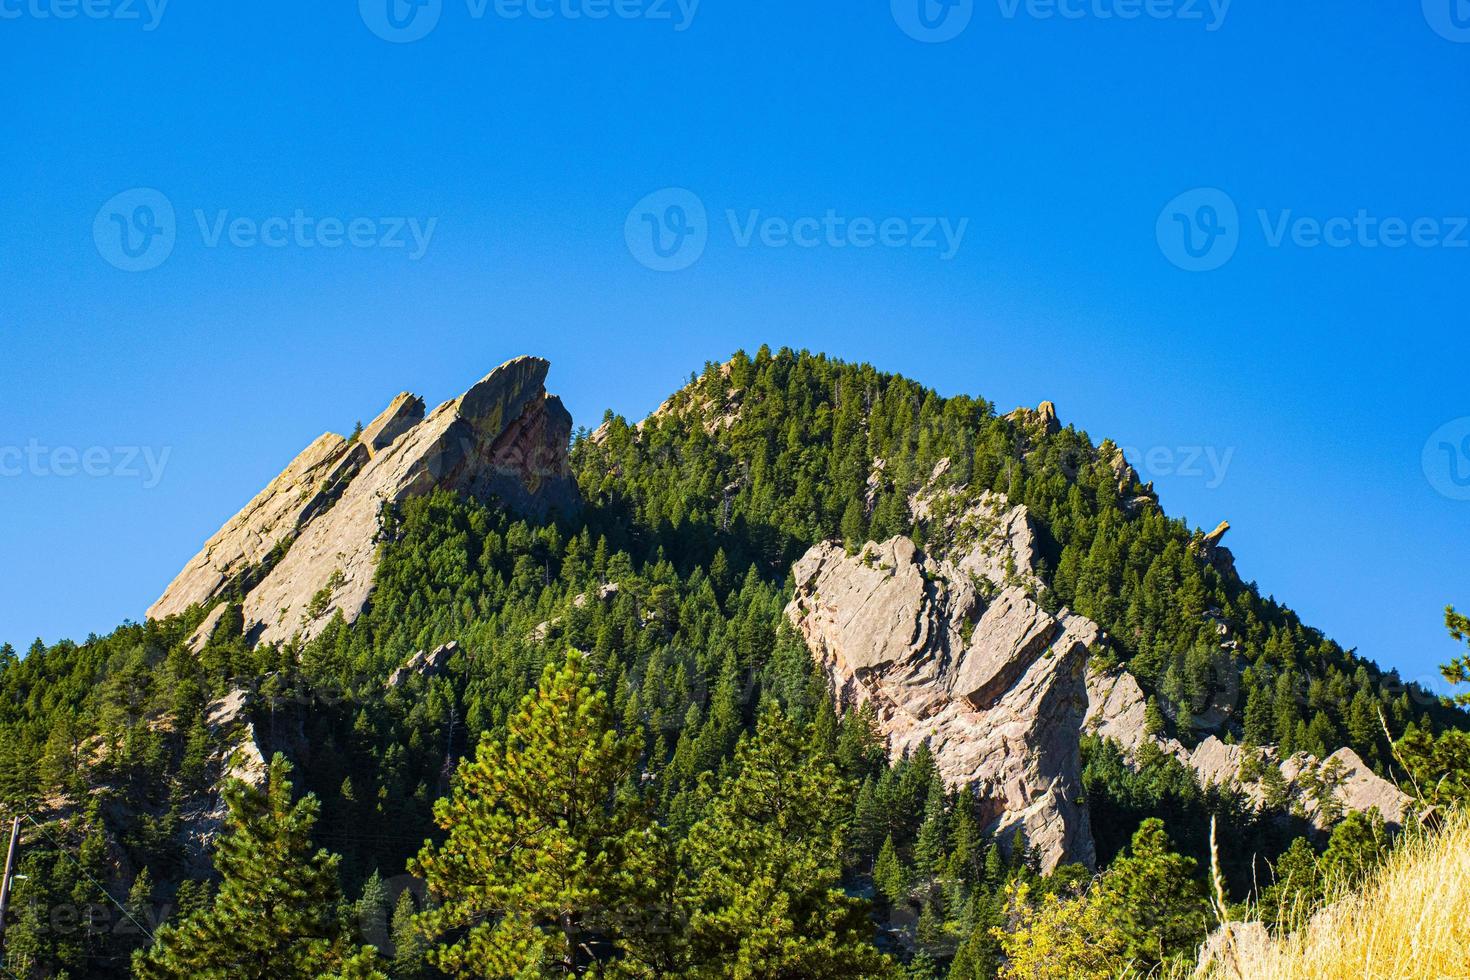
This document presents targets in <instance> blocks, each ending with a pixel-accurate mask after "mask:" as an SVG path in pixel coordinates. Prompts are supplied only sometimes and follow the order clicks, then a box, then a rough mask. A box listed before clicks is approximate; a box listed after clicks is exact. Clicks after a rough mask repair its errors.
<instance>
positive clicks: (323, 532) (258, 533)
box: [148, 357, 578, 642]
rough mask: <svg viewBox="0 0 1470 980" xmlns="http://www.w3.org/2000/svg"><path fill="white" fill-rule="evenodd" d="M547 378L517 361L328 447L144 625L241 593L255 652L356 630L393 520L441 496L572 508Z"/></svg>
mask: <svg viewBox="0 0 1470 980" xmlns="http://www.w3.org/2000/svg"><path fill="white" fill-rule="evenodd" d="M549 367H550V365H549V364H548V363H547V362H546V361H544V360H542V359H540V358H534V357H520V358H516V359H515V360H512V361H508V362H506V363H505V364H502V365H501V366H500V367H498V368H496V369H495V370H494V371H492V372H490V374H489V375H487V376H486V377H485V378H484V379H483V380H481V381H480V382H479V383H478V384H476V385H475V386H474V387H472V388H471V389H470V390H469V391H467V392H466V393H465V394H463V395H461V396H460V397H459V398H456V399H453V400H452V401H448V402H445V403H444V404H443V405H440V406H439V407H438V408H436V409H434V411H433V412H432V413H430V414H429V415H428V417H424V414H423V411H424V403H423V400H422V399H420V398H418V397H417V396H414V395H409V394H402V395H399V396H398V397H397V398H395V399H394V400H393V401H392V403H391V404H389V406H388V407H387V409H385V410H384V411H383V412H382V413H381V414H380V415H379V416H378V417H377V418H376V419H374V420H373V422H372V423H371V424H370V425H368V426H367V427H365V428H364V429H363V431H362V433H361V435H360V437H359V438H358V439H357V440H356V441H355V442H348V441H347V440H345V439H343V438H342V437H341V436H335V435H330V434H329V435H326V436H322V437H321V438H320V439H318V440H317V441H316V442H314V443H312V445H311V446H310V447H308V448H307V449H306V451H304V452H303V453H302V454H301V455H300V456H298V457H297V458H296V460H294V461H293V462H292V463H291V465H290V466H288V467H287V469H286V471H285V472H284V473H282V474H281V476H279V477H277V478H276V480H274V481H273V482H272V483H271V485H270V486H269V487H267V488H266V489H265V490H264V491H262V492H261V493H260V494H259V495H257V496H256V498H255V500H253V501H252V502H251V503H250V505H248V506H247V507H246V508H245V510H243V511H241V512H240V514H238V515H236V516H235V518H233V519H232V520H231V521H230V522H229V523H228V524H226V525H225V527H224V528H222V529H221V530H220V531H219V532H218V533H217V534H216V535H215V536H214V537H213V538H211V539H210V541H209V543H208V544H206V545H205V548H204V550H203V551H202V552H200V554H199V555H197V556H196V557H195V558H194V559H193V560H192V561H191V562H190V563H189V564H188V565H187V566H186V567H185V569H184V571H183V572H182V573H180V575H179V577H178V578H177V579H175V580H174V582H173V584H171V585H170V586H169V587H168V589H166V590H165V591H164V594H163V596H162V597H161V598H160V599H159V600H158V602H156V603H154V605H153V607H152V608H151V609H149V611H148V615H149V616H150V617H152V618H159V617H162V616H167V615H170V614H172V613H176V612H181V611H183V610H184V609H185V608H187V607H188V606H189V605H190V604H191V603H194V602H205V601H208V600H210V599H213V598H215V597H218V596H220V595H221V594H223V593H225V592H226V591H227V590H230V589H231V587H232V586H233V587H234V589H235V590H236V591H243V592H245V594H244V595H243V597H242V599H243V611H244V617H245V630H246V634H247V636H249V638H250V639H251V640H252V641H253V642H266V641H279V640H286V639H289V638H290V637H291V636H292V635H294V634H297V633H299V634H301V635H302V637H303V638H310V637H312V636H314V635H316V634H317V633H319V632H320V631H321V629H322V628H323V627H324V626H325V625H326V624H327V623H328V622H329V621H330V620H331V618H332V617H333V616H334V615H335V614H336V613H337V612H338V611H340V612H341V613H342V615H343V616H344V617H345V618H346V619H347V620H348V621H352V620H354V619H356V618H357V616H358V615H360V614H361V612H362V610H363V609H364V608H365V606H366V604H367V601H368V597H369V596H370V594H371V592H372V587H373V578H374V573H375V571H376V568H377V550H378V548H377V546H378V542H379V527H380V520H381V517H382V515H383V512H384V510H385V508H391V507H392V506H394V505H396V504H399V503H402V502H403V501H404V500H406V499H408V498H410V497H415V496H421V495H424V494H427V493H429V492H430V491H432V490H435V489H438V488H445V489H449V490H455V491H459V492H462V493H465V494H468V495H471V496H474V497H478V498H480V499H486V500H489V499H497V500H499V501H501V502H503V503H504V504H505V505H506V506H508V507H511V508H512V509H514V510H517V511H519V512H522V513H529V514H533V515H540V514H544V513H545V512H546V511H547V510H549V509H551V508H560V509H572V508H575V507H576V506H577V499H578V498H577V491H576V484H575V483H574V481H573V480H572V477H571V474H570V471H569V468H568V465H567V445H568V440H569V438H570V435H571V428H572V420H571V416H570V415H569V414H568V413H567V410H566V409H565V408H564V407H563V406H562V404H561V400H560V399H558V398H556V397H555V396H553V395H548V394H547V393H546V389H545V381H546V373H547V371H548V369H549ZM267 559H270V560H267ZM245 586H248V591H246V590H245V588H244V587H245Z"/></svg>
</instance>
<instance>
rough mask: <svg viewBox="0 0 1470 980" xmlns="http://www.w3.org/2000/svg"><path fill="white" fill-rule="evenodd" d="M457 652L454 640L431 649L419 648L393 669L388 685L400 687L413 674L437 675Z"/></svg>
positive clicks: (457, 647)
mask: <svg viewBox="0 0 1470 980" xmlns="http://www.w3.org/2000/svg"><path fill="white" fill-rule="evenodd" d="M458 652H459V644H458V643H457V642H455V641H454V640H450V641H449V642H448V643H444V644H441V645H439V646H437V647H435V648H434V649H433V650H429V651H425V650H420V651H418V652H417V653H415V654H414V655H413V656H411V657H409V658H408V660H407V661H406V662H405V663H404V664H403V666H402V667H399V668H398V669H397V670H395V671H393V673H392V674H391V675H389V677H388V687H390V688H394V687H402V686H403V685H404V684H406V683H408V679H409V678H410V677H412V676H414V675H418V676H420V677H437V676H439V675H440V674H442V673H443V672H444V668H446V667H448V666H449V660H450V658H451V657H453V656H454V655H455V654H456V653H458Z"/></svg>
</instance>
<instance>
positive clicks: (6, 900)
mask: <svg viewBox="0 0 1470 980" xmlns="http://www.w3.org/2000/svg"><path fill="white" fill-rule="evenodd" d="M19 848H20V815H19V814H17V815H16V816H15V817H13V818H11V821H10V847H9V849H7V850H6V852H5V877H4V878H0V950H3V949H4V948H5V920H6V916H8V915H9V913H10V879H11V878H12V877H14V875H15V852H16V851H17V850H18V849H19Z"/></svg>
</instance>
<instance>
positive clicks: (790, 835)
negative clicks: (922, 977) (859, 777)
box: [682, 710, 890, 980]
mask: <svg viewBox="0 0 1470 980" xmlns="http://www.w3.org/2000/svg"><path fill="white" fill-rule="evenodd" d="M735 765H736V772H735V775H734V776H732V777H731V778H730V779H729V780H728V781H727V782H726V784H725V785H724V786H721V787H719V791H718V792H713V787H712V785H711V779H710V777H709V776H706V777H705V783H706V786H707V787H708V788H709V789H710V791H711V792H710V795H711V798H712V799H713V801H714V802H713V805H712V807H711V809H710V812H709V814H708V815H707V816H706V817H705V818H704V819H702V820H701V821H699V822H698V823H696V824H695V825H694V827H692V828H691V829H690V832H689V836H688V838H687V839H686V841H685V843H684V846H683V849H682V857H683V859H684V861H685V863H686V864H687V866H688V868H689V869H690V876H691V879H690V881H689V884H688V886H687V888H686V889H685V893H684V896H683V902H684V904H685V906H686V908H687V909H688V910H689V913H690V919H689V924H688V928H687V930H686V937H685V938H686V939H687V942H688V945H689V956H690V963H689V965H688V967H687V969H686V971H685V975H686V976H688V977H690V978H701V980H702V978H715V977H728V976H732V975H733V976H737V977H804V978H810V980H825V978H832V980H838V978H844V980H845V978H850V977H869V976H881V975H885V974H886V972H887V971H888V970H889V968H890V966H889V964H888V962H887V960H886V959H885V958H884V957H883V956H882V955H881V954H879V953H878V951H877V950H876V949H875V948H874V947H873V944H872V933H873V926H872V923H871V921H870V920H869V919H868V913H867V906H866V903H864V902H862V901H860V900H858V899H853V898H849V897H848V896H846V895H845V894H843V891H842V888H841V879H842V849H843V834H844V831H845V829H846V824H847V815H848V813H849V812H850V810H849V801H850V800H851V796H852V787H851V784H850V783H849V782H848V781H847V780H845V779H843V778H842V777H841V776H840V775H838V772H837V768H836V766H835V765H834V764H833V761H832V759H831V758H830V757H828V756H825V755H821V754H817V753H814V752H813V751H812V750H811V748H810V740H809V738H808V737H806V736H805V735H804V734H803V733H802V732H801V731H800V730H799V729H798V728H797V726H796V725H795V724H793V723H792V722H791V721H789V720H787V719H786V718H785V717H783V716H782V715H780V714H779V713H777V712H776V711H774V710H770V711H767V712H766V713H765V714H764V715H763V716H762V717H761V719H760V722H759V725H758V728H757V732H756V734H755V736H754V737H751V736H747V737H745V738H743V739H742V740H741V743H740V746H739V749H738V750H737V753H736V763H735Z"/></svg>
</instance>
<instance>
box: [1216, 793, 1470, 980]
mask: <svg viewBox="0 0 1470 980" xmlns="http://www.w3.org/2000/svg"><path fill="white" fill-rule="evenodd" d="M1249 935H1250V933H1249V931H1246V932H1245V933H1244V934H1243V935H1242V939H1241V941H1240V942H1238V943H1236V944H1234V946H1235V948H1233V949H1230V950H1227V951H1226V952H1225V955H1224V956H1223V957H1222V958H1223V959H1224V960H1225V961H1226V962H1225V963H1224V964H1223V965H1221V964H1217V965H1216V966H1214V967H1213V968H1212V969H1211V970H1210V971H1209V972H1208V973H1207V974H1206V975H1205V976H1207V977H1208V980H1226V978H1230V980H1307V978H1313V980H1315V978H1319V977H1330V978H1339V977H1341V978H1349V977H1352V978H1357V977H1363V978H1372V980H1380V978H1381V980H1421V978H1422V980H1430V978H1433V980H1444V978H1451V980H1465V978H1470V817H1467V816H1466V815H1465V814H1460V815H1458V816H1456V817H1454V818H1452V819H1451V820H1450V821H1449V822H1448V823H1447V824H1446V826H1444V827H1443V828H1442V829H1441V830H1440V831H1438V832H1429V831H1424V832H1415V833H1411V834H1408V835H1406V837H1405V840H1404V843H1403V845H1402V847H1400V848H1398V849H1397V850H1396V851H1395V853H1394V855H1393V856H1392V857H1391V858H1390V859H1389V861H1388V862H1387V863H1386V864H1385V865H1384V867H1383V868H1382V869H1381V870H1380V871H1379V872H1378V873H1377V874H1376V875H1375V876H1374V877H1373V878H1372V879H1370V880H1369V881H1368V882H1367V883H1366V884H1365V885H1364V886H1363V887H1362V888H1360V889H1358V890H1356V891H1350V892H1345V893H1340V894H1339V895H1338V896H1337V898H1336V900H1335V901H1334V902H1332V903H1331V904H1330V905H1329V906H1328V907H1327V908H1326V909H1325V910H1324V911H1322V912H1319V913H1317V915H1315V916H1314V917H1313V918H1312V920H1311V922H1310V923H1309V924H1308V925H1307V926H1306V928H1304V929H1301V930H1299V931H1298V932H1296V933H1293V934H1292V935H1290V936H1284V937H1281V938H1278V939H1275V940H1270V941H1256V942H1250V941H1249V940H1248V939H1247V937H1248V936H1249ZM1257 935H1259V933H1257Z"/></svg>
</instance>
